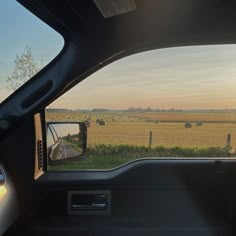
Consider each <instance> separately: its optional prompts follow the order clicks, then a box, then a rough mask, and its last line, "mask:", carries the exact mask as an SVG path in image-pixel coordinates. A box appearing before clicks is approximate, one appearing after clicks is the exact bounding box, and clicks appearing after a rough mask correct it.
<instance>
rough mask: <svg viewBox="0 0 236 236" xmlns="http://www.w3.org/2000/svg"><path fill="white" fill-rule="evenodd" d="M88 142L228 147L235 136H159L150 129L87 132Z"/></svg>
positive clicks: (232, 144)
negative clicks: (135, 132) (141, 131)
mask: <svg viewBox="0 0 236 236" xmlns="http://www.w3.org/2000/svg"><path fill="white" fill-rule="evenodd" d="M88 144H89V145H96V144H111V145H119V144H128V145H145V146H148V145H149V146H185V147H188V146H189V147H193V146H200V147H209V146H221V147H225V146H227V147H230V146H236V136H235V139H234V143H233V142H232V135H231V134H226V136H225V135H218V136H214V135H212V136H204V135H203V136H201V137H199V136H194V135H192V136H187V137H184V136H182V137H181V136H176V135H175V134H174V135H171V134H169V135H166V136H160V135H158V133H157V132H153V131H150V132H149V133H148V134H146V135H108V134H106V135H103V134H99V135H90V134H89V133H88Z"/></svg>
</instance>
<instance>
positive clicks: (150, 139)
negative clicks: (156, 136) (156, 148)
mask: <svg viewBox="0 0 236 236" xmlns="http://www.w3.org/2000/svg"><path fill="white" fill-rule="evenodd" d="M149 146H152V131H150V132H149Z"/></svg>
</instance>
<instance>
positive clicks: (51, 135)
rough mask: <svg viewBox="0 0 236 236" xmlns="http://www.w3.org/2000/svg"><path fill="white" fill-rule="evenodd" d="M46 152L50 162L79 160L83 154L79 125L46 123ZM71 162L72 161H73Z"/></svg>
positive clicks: (81, 134)
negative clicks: (68, 159)
mask: <svg viewBox="0 0 236 236" xmlns="http://www.w3.org/2000/svg"><path fill="white" fill-rule="evenodd" d="M47 151H48V157H49V160H50V161H59V160H64V159H67V158H72V157H73V160H74V161H76V160H79V159H80V158H81V155H82V154H83V133H82V130H81V129H80V124H79V123H74V124H70V123H48V124H47ZM73 160H72V161H73Z"/></svg>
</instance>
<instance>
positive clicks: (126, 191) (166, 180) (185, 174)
mask: <svg viewBox="0 0 236 236" xmlns="http://www.w3.org/2000/svg"><path fill="white" fill-rule="evenodd" d="M234 166H235V163H234V161H230V160H226V161H221V162H219V161H214V160H212V161H211V160H142V161H137V162H133V163H131V164H128V165H127V166H123V167H121V168H119V169H116V170H114V171H107V172H70V173H64V174H62V173H59V172H52V173H47V174H45V175H43V176H41V177H40V178H39V180H37V185H38V187H39V188H42V189H45V191H46V192H47V193H46V195H47V197H45V199H44V200H43V201H42V204H41V206H40V207H39V210H38V212H37V213H36V214H35V215H34V217H33V219H32V221H31V222H30V224H28V226H27V227H28V230H29V233H30V234H34V235H233V232H234V228H233V222H234V210H235V207H234V205H235V204H234V199H235V193H234V191H233V185H234V182H235V180H234V179H235V177H234V176H233V175H232V173H231V170H232V168H233V167H234ZM62 176H63V179H61V178H62ZM96 178H97V179H96ZM71 190H73V191H74V190H79V191H82V190H110V191H111V213H110V216H107V215H105V216H104V215H90V216H87V215H79V216H78V215H69V214H68V209H67V207H68V191H71Z"/></svg>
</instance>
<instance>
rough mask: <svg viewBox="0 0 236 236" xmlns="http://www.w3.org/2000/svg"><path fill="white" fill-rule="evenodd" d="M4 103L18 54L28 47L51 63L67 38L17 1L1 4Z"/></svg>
mask: <svg viewBox="0 0 236 236" xmlns="http://www.w3.org/2000/svg"><path fill="white" fill-rule="evenodd" d="M0 30H1V37H0V55H1V56H0V101H1V100H3V99H4V98H5V97H6V96H8V95H9V94H10V93H11V91H9V90H7V89H6V83H5V81H6V78H7V76H8V75H9V74H10V73H11V71H12V68H13V65H14V60H15V57H16V54H19V55H20V54H21V53H22V52H23V51H24V48H25V46H26V45H28V46H30V47H31V48H32V53H33V55H34V57H35V58H36V59H37V60H39V61H40V60H43V62H44V64H47V63H48V62H50V61H51V60H52V59H53V58H54V57H55V56H56V55H57V54H58V53H59V52H60V50H61V49H62V47H63V44H64V41H63V38H62V37H61V36H60V35H59V34H58V33H57V32H55V31H54V30H53V29H51V28H50V27H49V26H48V25H46V24H45V23H43V22H42V21H41V20H39V19H38V18H37V17H36V16H34V15H33V14H32V13H30V12H29V11H28V10H26V9H25V8H24V7H23V6H22V5H20V4H19V3H18V2H16V1H15V0H3V1H0Z"/></svg>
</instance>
